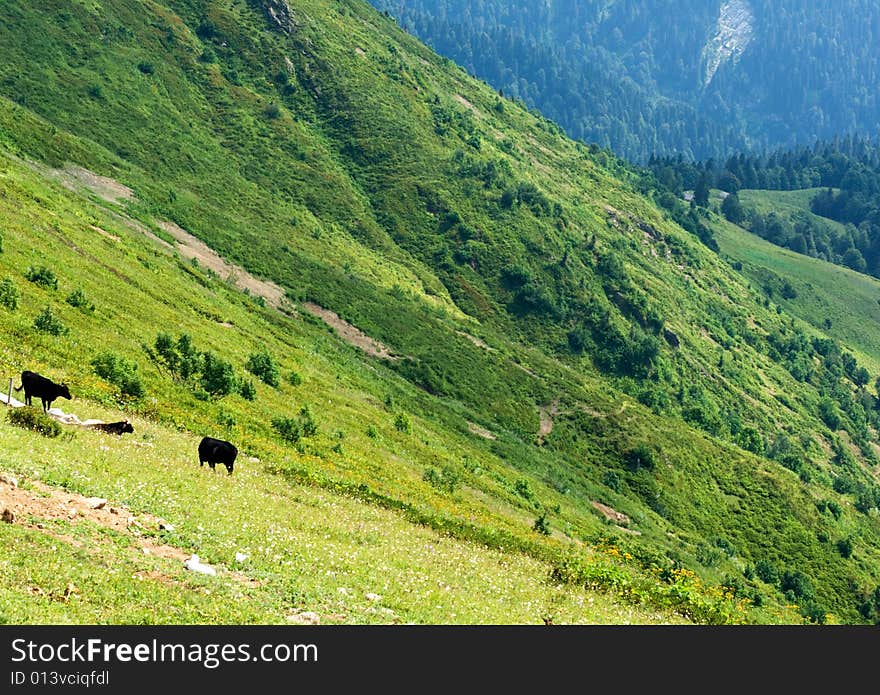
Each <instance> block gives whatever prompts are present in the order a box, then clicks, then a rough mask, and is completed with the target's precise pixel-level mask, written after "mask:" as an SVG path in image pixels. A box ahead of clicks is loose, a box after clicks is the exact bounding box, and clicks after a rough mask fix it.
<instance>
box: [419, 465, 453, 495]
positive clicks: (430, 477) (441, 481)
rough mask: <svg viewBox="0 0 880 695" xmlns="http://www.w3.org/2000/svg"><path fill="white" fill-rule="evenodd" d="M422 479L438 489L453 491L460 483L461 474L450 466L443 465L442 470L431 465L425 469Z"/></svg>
mask: <svg viewBox="0 0 880 695" xmlns="http://www.w3.org/2000/svg"><path fill="white" fill-rule="evenodd" d="M422 480H424V481H425V482H426V483H428V484H430V485H431V486H432V487H435V488H437V489H438V490H442V491H444V492H448V493H453V492H455V491H456V490H457V489H458V486H459V484H460V483H461V476H459V474H458V472H457V471H456V470H455V469H454V468H452V467H451V466H443V468H442V470H437V469H436V468H434V467H431V468H427V469H425V473H424V475H423V476H422Z"/></svg>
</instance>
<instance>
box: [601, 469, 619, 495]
mask: <svg viewBox="0 0 880 695" xmlns="http://www.w3.org/2000/svg"><path fill="white" fill-rule="evenodd" d="M621 482H622V481H621V479H620V474H619V473H618V472H617V471H605V472H604V473H603V474H602V484H603V485H605V486H606V487H607V488H608V489H610V490H614V492H620V484H621Z"/></svg>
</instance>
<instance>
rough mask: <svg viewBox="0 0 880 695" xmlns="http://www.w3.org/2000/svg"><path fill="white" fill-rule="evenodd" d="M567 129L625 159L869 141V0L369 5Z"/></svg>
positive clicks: (874, 9)
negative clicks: (849, 137) (839, 139)
mask: <svg viewBox="0 0 880 695" xmlns="http://www.w3.org/2000/svg"><path fill="white" fill-rule="evenodd" d="M371 1H372V4H373V5H374V6H375V7H377V8H378V9H380V10H385V11H387V12H389V13H390V14H391V15H393V16H394V17H396V18H397V19H398V20H399V21H400V23H401V24H402V25H403V26H404V27H406V28H407V29H408V30H409V31H411V32H413V33H414V34H415V35H416V36H418V37H419V38H421V39H422V40H424V41H425V42H427V43H428V44H430V45H431V46H433V47H434V48H436V49H437V50H438V51H439V52H440V53H441V54H443V55H446V56H448V57H449V58H451V59H452V60H455V61H456V62H458V63H459V64H461V65H462V66H463V67H465V68H466V69H467V70H468V71H470V72H471V73H473V74H475V75H476V76H477V77H480V78H482V79H484V80H486V81H487V82H488V83H489V84H491V85H492V86H494V87H495V88H497V89H500V90H502V91H503V92H504V93H505V94H506V95H508V96H512V97H514V98H519V99H522V100H523V101H524V102H525V103H526V104H527V105H528V106H529V107H531V108H537V109H538V110H540V111H541V112H542V113H543V114H544V115H545V116H547V117H548V118H551V119H553V120H555V121H556V122H558V123H559V124H560V125H562V126H563V128H565V130H566V131H567V133H568V134H569V135H570V136H571V137H573V138H575V139H580V140H584V141H586V142H590V143H594V142H595V143H597V144H600V145H602V146H607V147H610V148H611V149H612V150H614V151H615V152H616V153H617V154H619V155H621V156H624V157H626V158H628V159H630V160H635V161H640V162H643V161H646V160H647V159H648V158H649V157H650V156H651V155H661V156H662V155H673V156H674V155H678V154H681V155H682V156H684V157H685V158H686V159H708V158H726V157H728V156H730V155H731V154H734V153H736V152H741V151H746V152H748V151H760V150H763V149H774V148H776V147H780V146H786V147H790V146H795V145H803V144H812V143H813V142H814V141H815V140H817V139H828V138H831V137H834V136H836V135H841V134H847V133H850V134H863V135H868V136H870V135H875V134H877V132H878V125H877V124H878V122H880V97H878V91H877V89H876V85H877V79H878V70H880V57H878V56H880V53H878V52H877V51H876V50H875V49H874V46H875V45H876V40H877V38H878V37H880V5H877V3H873V2H869V1H868V0H842V1H840V2H836V1H835V2H832V1H830V0H820V1H819V2H810V1H808V0H782V1H781V2H771V1H770V0H703V1H701V2H698V3H687V4H682V3H678V2H671V1H670V0H639V1H636V0H620V1H618V2H602V3H599V2H585V1H584V0H559V1H558V2H553V3H531V2H526V1H525V0H479V1H475V0H439V1H438V2H434V1H433V0H432V1H431V2H426V0H411V1H410V2H402V1H401V0H371Z"/></svg>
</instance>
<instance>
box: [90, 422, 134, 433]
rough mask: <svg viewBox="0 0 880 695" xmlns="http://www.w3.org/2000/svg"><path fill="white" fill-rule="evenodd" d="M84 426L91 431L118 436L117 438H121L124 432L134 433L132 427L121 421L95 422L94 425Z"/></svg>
mask: <svg viewBox="0 0 880 695" xmlns="http://www.w3.org/2000/svg"><path fill="white" fill-rule="evenodd" d="M86 426H87V427H90V428H91V429H93V430H101V431H102V432H107V433H108V434H118V435H119V436H122V435H123V434H125V433H126V432H134V427H132V426H131V423H130V422H129V421H128V420H122V421H121V422H96V423H95V424H94V425H86Z"/></svg>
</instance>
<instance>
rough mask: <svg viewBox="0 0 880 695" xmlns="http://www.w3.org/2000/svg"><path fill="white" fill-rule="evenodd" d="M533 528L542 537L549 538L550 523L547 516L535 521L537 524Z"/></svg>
mask: <svg viewBox="0 0 880 695" xmlns="http://www.w3.org/2000/svg"><path fill="white" fill-rule="evenodd" d="M532 528H533V529H534V530H535V531H537V532H538V533H540V534H541V535H542V536H549V535H550V522H548V521H547V515H546V514H541V515H540V516H539V517H538V518H537V519H535V523H534V525H533V526H532Z"/></svg>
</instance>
